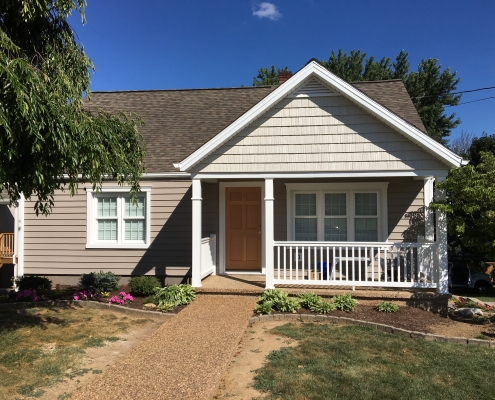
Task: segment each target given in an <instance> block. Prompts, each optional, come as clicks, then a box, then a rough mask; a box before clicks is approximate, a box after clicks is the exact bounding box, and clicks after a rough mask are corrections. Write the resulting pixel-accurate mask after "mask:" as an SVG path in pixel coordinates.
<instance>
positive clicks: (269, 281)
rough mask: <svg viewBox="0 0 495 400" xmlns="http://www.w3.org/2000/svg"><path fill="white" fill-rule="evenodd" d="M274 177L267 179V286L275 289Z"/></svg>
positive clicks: (264, 227) (265, 224)
mask: <svg viewBox="0 0 495 400" xmlns="http://www.w3.org/2000/svg"><path fill="white" fill-rule="evenodd" d="M274 200H275V199H274V197H273V179H265V221H264V226H263V229H264V231H265V232H264V233H265V235H264V237H265V274H266V276H265V279H266V283H265V288H266V289H274V288H275V283H274V267H273V240H274V236H273V201H274Z"/></svg>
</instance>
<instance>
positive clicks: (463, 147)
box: [449, 130, 475, 159]
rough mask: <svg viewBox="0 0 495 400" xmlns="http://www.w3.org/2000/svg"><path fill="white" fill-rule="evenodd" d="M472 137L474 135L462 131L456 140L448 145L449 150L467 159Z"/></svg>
mask: <svg viewBox="0 0 495 400" xmlns="http://www.w3.org/2000/svg"><path fill="white" fill-rule="evenodd" d="M474 137H475V136H474V133H469V132H466V131H464V130H463V131H461V134H460V135H459V136H458V137H457V138H455V139H454V140H453V141H452V142H451V143H449V148H450V150H452V151H453V152H454V153H456V154H457V155H459V156H461V157H462V158H465V159H468V158H469V148H470V147H471V144H472V142H473V139H474Z"/></svg>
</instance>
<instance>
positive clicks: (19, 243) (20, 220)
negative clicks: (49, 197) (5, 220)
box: [13, 194, 24, 278]
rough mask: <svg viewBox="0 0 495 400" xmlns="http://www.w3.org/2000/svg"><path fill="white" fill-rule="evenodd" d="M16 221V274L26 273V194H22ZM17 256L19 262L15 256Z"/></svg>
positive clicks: (16, 275) (17, 275)
mask: <svg viewBox="0 0 495 400" xmlns="http://www.w3.org/2000/svg"><path fill="white" fill-rule="evenodd" d="M14 214H15V223H14V253H15V254H14V260H13V261H14V276H15V277H16V278H17V277H19V276H23V275H24V195H23V194H21V197H20V198H19V201H18V202H17V207H16V209H15V212H14ZM16 257H17V263H16V261H15V258H16Z"/></svg>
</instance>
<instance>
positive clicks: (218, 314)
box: [71, 295, 257, 400]
mask: <svg viewBox="0 0 495 400" xmlns="http://www.w3.org/2000/svg"><path fill="white" fill-rule="evenodd" d="M256 301H257V298H256V297H254V296H213V295H198V297H197V299H196V300H195V301H194V302H193V303H192V304H191V305H189V306H188V307H186V308H185V309H184V310H182V311H181V312H180V313H179V314H178V315H177V316H176V317H174V318H172V319H170V320H169V321H167V322H165V323H164V324H163V325H162V326H161V327H160V328H158V330H157V331H155V332H154V333H153V334H152V335H151V336H149V337H148V338H147V339H145V340H144V341H143V342H142V343H141V344H139V345H138V346H137V347H135V348H134V349H133V350H132V351H131V352H130V353H129V354H128V355H127V356H126V357H125V358H123V359H121V360H119V363H118V365H113V366H111V367H110V368H109V369H108V370H106V371H105V372H104V373H103V374H102V375H101V376H99V377H98V378H96V379H95V380H93V381H92V382H91V384H90V385H87V386H86V387H82V388H81V390H80V391H78V392H77V393H74V394H73V396H72V397H71V400H73V399H86V400H87V399H102V400H103V399H104V400H108V399H136V400H137V399H179V400H182V399H184V400H186V399H195V400H200V399H209V398H211V396H212V395H213V394H214V392H215V389H216V388H217V386H218V385H219V383H220V379H221V377H222V375H223V373H224V372H225V370H226V368H227V366H228V363H229V361H230V359H231V357H232V356H233V354H234V352H235V351H236V349H237V345H238V343H239V341H240V340H241V338H242V335H243V333H244V330H245V329H246V327H247V324H248V320H249V317H250V316H251V315H252V312H253V308H254V306H255V304H256Z"/></svg>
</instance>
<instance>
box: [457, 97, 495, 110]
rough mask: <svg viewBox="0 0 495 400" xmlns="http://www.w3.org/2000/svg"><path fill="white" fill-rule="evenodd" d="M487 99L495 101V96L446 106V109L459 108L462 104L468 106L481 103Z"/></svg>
mask: <svg viewBox="0 0 495 400" xmlns="http://www.w3.org/2000/svg"><path fill="white" fill-rule="evenodd" d="M489 99H495V96H492V97H485V98H483V99H478V100H471V101H466V102H464V103H459V104H456V105H448V106H447V107H455V106H460V105H462V104H469V103H476V102H477V101H483V100H489Z"/></svg>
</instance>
